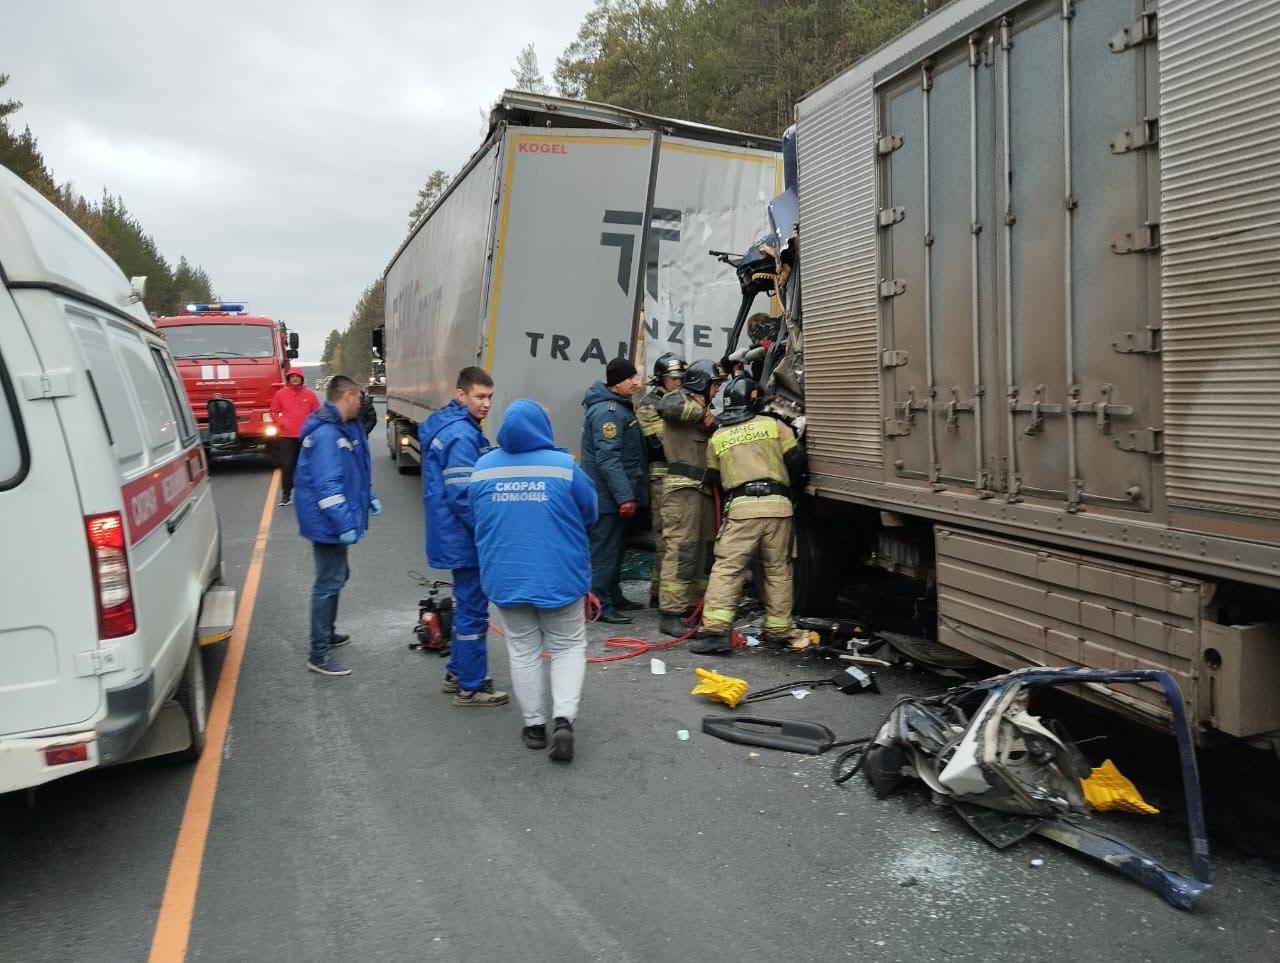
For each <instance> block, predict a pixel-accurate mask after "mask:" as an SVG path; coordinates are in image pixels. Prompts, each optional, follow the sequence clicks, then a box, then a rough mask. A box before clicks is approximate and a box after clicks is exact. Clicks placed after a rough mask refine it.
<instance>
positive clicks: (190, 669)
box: [172, 639, 209, 762]
mask: <svg viewBox="0 0 1280 963" xmlns="http://www.w3.org/2000/svg"><path fill="white" fill-rule="evenodd" d="M177 700H178V705H180V706H182V711H183V712H185V713H186V714H187V725H188V726H189V727H190V729H191V745H189V746H188V747H187V748H186V749H183V750H181V751H179V752H175V753H174V754H173V757H172V758H173V759H174V760H176V761H180V762H195V761H196V760H197V759H199V758H200V755H201V754H202V753H203V752H204V744H205V739H206V737H207V734H208V733H207V729H208V726H209V690H208V688H207V687H206V685H205V677H204V652H203V651H202V650H201V648H200V643H199V642H197V641H195V640H194V639H193V640H192V642H191V652H190V654H189V655H188V656H187V667H186V669H185V670H184V671H183V673H182V681H181V682H179V683H178V692H177Z"/></svg>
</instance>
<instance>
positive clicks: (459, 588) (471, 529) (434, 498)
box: [418, 367, 507, 706]
mask: <svg viewBox="0 0 1280 963" xmlns="http://www.w3.org/2000/svg"><path fill="white" fill-rule="evenodd" d="M492 404H493V379H492V378H490V377H489V375H488V373H487V372H486V371H485V370H484V369H483V368H476V367H469V368H463V369H462V370H461V371H459V372H458V382H457V388H456V391H455V396H454V399H453V400H452V401H450V402H449V403H448V404H447V405H445V406H444V407H443V408H441V409H440V410H438V411H436V412H434V413H433V414H432V415H431V417H429V418H428V419H427V420H426V421H424V422H423V423H422V424H421V426H419V428H418V444H419V446H420V450H421V452H422V498H423V502H424V503H425V508H426V519H427V564H429V565H430V566H431V567H432V568H441V569H449V570H450V571H452V573H453V578H452V580H453V602H454V609H453V637H452V638H451V639H450V640H449V661H448V662H447V663H446V665H445V670H444V683H443V684H442V685H441V686H440V691H441V692H444V693H445V694H446V695H448V694H452V695H453V704H454V705H455V706H500V705H505V704H506V702H507V694H506V693H505V692H498V691H496V690H495V689H494V688H493V682H492V681H491V680H490V679H489V677H488V672H489V658H488V649H487V646H486V637H487V635H488V632H489V599H488V598H487V597H486V596H485V593H484V588H483V587H482V586H481V584H480V567H479V566H480V563H479V561H478V560H477V556H476V543H475V520H474V517H473V516H472V513H471V502H470V500H469V498H468V497H467V486H468V485H470V484H471V471H472V469H473V468H474V467H475V463H476V459H478V458H479V457H480V456H481V455H482V454H484V453H485V452H486V451H488V450H489V441H488V439H486V438H485V436H484V433H483V432H482V431H481V430H480V423H481V422H483V421H484V419H485V418H486V417H487V416H488V414H489V408H490V407H491V406H492Z"/></svg>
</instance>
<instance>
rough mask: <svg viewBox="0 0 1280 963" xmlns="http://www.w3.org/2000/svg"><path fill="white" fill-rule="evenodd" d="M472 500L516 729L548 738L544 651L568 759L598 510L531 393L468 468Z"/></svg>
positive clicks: (561, 751)
mask: <svg viewBox="0 0 1280 963" xmlns="http://www.w3.org/2000/svg"><path fill="white" fill-rule="evenodd" d="M471 509H472V512H473V513H474V517H475V520H476V549H477V551H478V553H479V556H480V577H481V579H483V581H484V590H485V594H486V595H488V597H489V598H490V599H491V600H492V601H493V604H494V605H495V606H496V607H497V610H498V618H499V619H500V620H501V622H502V627H503V631H504V633H505V635H506V639H507V656H508V659H509V661H510V664H511V687H512V688H513V689H514V690H515V693H516V701H517V702H519V703H520V712H521V714H522V715H523V716H524V727H523V728H522V729H521V730H520V738H521V739H522V740H523V741H524V744H525V745H526V746H528V747H529V748H530V749H541V748H543V747H544V746H546V745H547V713H546V701H545V696H544V695H543V689H544V686H543V672H542V662H543V656H544V655H546V656H547V657H548V658H549V659H550V665H551V719H552V721H553V723H554V728H553V731H552V733H551V758H552V759H553V760H554V761H556V762H569V761H570V760H571V759H573V724H574V721H575V720H576V719H577V716H578V701H579V699H580V697H581V695H582V680H583V676H584V675H585V673H586V667H587V635H586V631H587V630H586V621H585V617H584V616H585V612H584V608H585V606H584V601H585V598H586V594H587V589H588V587H589V586H590V584H591V559H590V555H589V553H588V549H587V528H588V527H589V526H590V525H591V524H592V523H593V522H594V521H595V520H596V489H595V485H594V484H593V483H592V481H591V479H590V478H588V477H587V475H586V473H585V472H584V471H583V470H582V469H581V468H579V467H578V466H577V464H575V463H574V460H573V456H572V455H570V454H569V453H568V452H567V451H565V450H564V449H563V448H556V447H555V439H554V438H553V437H552V432H551V419H549V418H548V417H547V413H546V411H544V410H543V408H542V406H541V405H539V404H538V403H537V402H534V401H530V400H528V399H527V398H521V399H519V400H518V401H514V402H512V404H511V407H509V408H508V409H507V413H506V416H505V417H504V418H503V419H502V428H501V429H500V430H499V431H498V448H495V449H494V450H493V451H491V452H489V453H488V454H486V455H483V456H481V458H480V460H479V461H478V462H476V466H475V471H474V472H473V473H472V475H471Z"/></svg>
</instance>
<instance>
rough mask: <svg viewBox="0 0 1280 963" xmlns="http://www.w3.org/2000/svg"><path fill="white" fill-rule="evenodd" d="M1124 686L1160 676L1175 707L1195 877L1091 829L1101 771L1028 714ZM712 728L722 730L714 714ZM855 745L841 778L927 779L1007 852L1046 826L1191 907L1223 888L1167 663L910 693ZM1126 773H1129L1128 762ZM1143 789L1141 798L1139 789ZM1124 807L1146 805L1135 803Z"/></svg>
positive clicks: (881, 791)
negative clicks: (1052, 695)
mask: <svg viewBox="0 0 1280 963" xmlns="http://www.w3.org/2000/svg"><path fill="white" fill-rule="evenodd" d="M1117 683H1139V684H1141V683H1148V684H1149V683H1155V684H1157V685H1159V686H1160V688H1161V690H1162V691H1163V693H1164V696H1165V699H1166V701H1167V702H1168V704H1169V709H1170V713H1171V716H1172V723H1173V730H1174V734H1175V736H1176V738H1177V745H1178V755H1179V761H1180V763H1181V768H1182V781H1183V792H1184V796H1185V802H1186V819H1187V823H1188V827H1189V836H1190V849H1191V862H1192V866H1193V872H1194V877H1189V876H1183V875H1181V874H1179V873H1177V872H1175V871H1173V870H1171V869H1167V868H1166V867H1164V866H1161V865H1160V864H1158V863H1157V862H1155V860H1153V859H1151V858H1150V857H1148V856H1146V855H1144V854H1143V853H1141V852H1139V851H1138V850H1136V849H1134V848H1133V847H1132V846H1130V845H1129V844H1127V843H1125V842H1123V841H1121V840H1118V839H1115V838H1114V837H1111V836H1109V835H1104V834H1103V833H1100V832H1098V831H1096V830H1093V829H1091V828H1089V827H1088V826H1087V825H1086V820H1087V819H1088V816H1089V812H1090V804H1089V801H1088V800H1087V799H1086V795H1085V789H1084V788H1083V786H1084V783H1085V780H1086V779H1087V778H1090V777H1092V775H1093V773H1094V770H1093V769H1092V768H1091V767H1090V765H1089V763H1088V762H1087V760H1085V758H1084V756H1083V754H1082V753H1081V752H1080V750H1079V748H1078V747H1077V746H1076V744H1075V743H1074V742H1073V741H1072V740H1071V739H1070V737H1069V736H1068V735H1067V734H1066V732H1065V731H1064V730H1063V729H1062V728H1061V727H1060V726H1059V725H1057V724H1056V723H1054V722H1052V721H1049V722H1045V721H1042V720H1041V719H1040V718H1039V717H1037V716H1034V715H1032V714H1031V713H1030V712H1029V711H1028V703H1029V699H1030V696H1031V693H1032V692H1033V691H1035V690H1036V688H1037V687H1041V686H1061V685H1082V684H1093V685H1111V684H1117ZM703 729H704V731H710V730H707V723H706V720H704V721H703ZM712 734H713V735H719V733H712ZM721 738H729V736H726V735H721ZM850 744H851V745H853V748H851V749H849V750H847V751H845V752H844V753H842V754H841V755H840V756H839V757H838V758H837V759H836V762H835V765H834V766H833V767H832V779H833V781H835V782H836V783H837V784H841V783H844V782H845V781H847V780H848V779H850V778H851V777H852V776H853V775H854V774H855V773H857V772H858V771H862V772H863V773H864V774H865V776H866V777H867V781H868V782H869V783H870V784H871V787H872V789H873V790H874V791H875V793H876V795H878V796H879V797H880V798H884V797H885V796H888V795H890V794H892V793H894V792H897V791H898V790H899V789H901V788H902V786H903V784H904V783H905V781H906V780H907V779H908V778H915V779H918V780H920V781H921V782H923V783H924V784H925V785H926V786H927V787H928V788H929V789H930V790H931V791H932V793H933V796H934V798H935V800H938V801H940V802H942V803H944V804H948V805H950V806H951V807H952V809H953V810H954V811H955V812H956V814H957V815H959V816H960V818H961V819H963V820H964V821H965V822H966V823H967V824H968V825H969V827H970V828H971V829H973V831H974V832H976V833H977V834H978V835H980V836H982V838H983V839H985V840H987V842H989V843H991V844H992V845H993V846H995V847H997V848H998V849H1003V848H1005V847H1006V846H1011V845H1013V844H1014V843H1017V842H1019V841H1021V840H1023V839H1025V838H1026V837H1027V836H1030V835H1032V834H1033V833H1034V834H1037V835H1040V836H1043V837H1045V838H1047V839H1051V840H1053V841H1055V842H1058V843H1060V844H1062V845H1064V846H1067V847H1068V848H1070V849H1074V850H1075V851H1076V852H1079V853H1082V854H1084V855H1086V856H1091V857H1093V858H1094V859H1097V860H1099V861H1100V862H1103V863H1105V864H1106V865H1108V866H1110V867H1112V868H1113V869H1115V870H1117V871H1119V872H1120V873H1123V874H1124V875H1126V876H1128V877H1130V878H1131V879H1133V880H1135V881H1136V882H1138V883H1141V884H1142V885H1144V886H1146V887H1148V888H1150V889H1152V890H1154V891H1155V892H1157V893H1159V894H1160V895H1161V896H1162V897H1164V899H1165V900H1166V901H1167V902H1169V903H1170V904H1171V905H1173V906H1176V907H1178V908H1179V909H1192V908H1194V907H1195V905H1196V903H1197V902H1198V901H1199V899H1200V897H1201V896H1202V895H1203V894H1204V893H1205V892H1206V891H1207V890H1208V889H1209V888H1210V886H1211V885H1212V883H1211V880H1212V867H1211V864H1210V860H1209V840H1208V835H1207V833H1206V830H1205V818H1204V807H1203V804H1202V801H1201V797H1200V781H1199V775H1198V773H1197V769H1196V758H1195V750H1194V745H1193V741H1192V733H1191V728H1190V725H1189V724H1188V721H1187V715H1186V707H1185V703H1184V702H1183V698H1182V693H1181V692H1180V691H1179V689H1178V684H1177V682H1176V681H1174V678H1173V676H1172V675H1170V674H1169V673H1168V672H1165V671H1163V670H1158V669H1122V670H1107V669H1087V668H1072V669H1046V668H1027V669H1019V670H1017V671H1014V672H1010V673H1008V674H1006V675H1000V676H995V677H993V678H990V679H986V680H984V681H981V682H972V683H965V684H963V685H959V686H956V687H954V688H952V689H949V690H947V691H946V692H944V693H941V694H940V695H935V696H928V697H924V698H911V697H907V698H902V699H899V700H898V701H897V702H896V703H894V706H893V708H892V709H891V710H890V712H889V714H888V716H886V718H885V719H884V721H883V722H882V723H881V725H880V727H879V728H878V729H877V731H876V732H875V734H874V735H872V736H870V737H869V738H866V739H860V740H853V741H852V742H851V743H850ZM799 751H803V750H799ZM1104 768H1105V767H1099V769H1104ZM1111 768H1112V769H1114V766H1113V767H1111ZM1115 776H1118V777H1119V778H1120V779H1122V780H1123V779H1124V777H1123V776H1120V774H1119V771H1118V770H1116V771H1115ZM1124 782H1125V783H1128V780H1124ZM1116 785H1117V783H1116V782H1115V780H1114V779H1109V780H1108V781H1107V786H1106V788H1107V789H1108V790H1109V791H1111V792H1117V790H1116V788H1115V787H1116ZM1128 785H1129V786H1130V787H1132V783H1128ZM1133 794H1134V796H1135V797H1137V798H1138V799H1139V800H1140V799H1141V797H1140V796H1137V790H1136V789H1134V790H1133ZM1124 805H1126V806H1134V807H1135V808H1134V809H1132V810H1129V811H1140V810H1137V809H1136V804H1135V803H1133V801H1132V800H1128V801H1127V802H1126V803H1125V804H1124ZM1144 805H1145V803H1144ZM1148 808H1150V807H1148ZM1041 862H1043V861H1041ZM1032 865H1038V864H1037V863H1035V862H1033V863H1032Z"/></svg>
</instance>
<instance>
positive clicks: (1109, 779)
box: [1080, 759, 1160, 816]
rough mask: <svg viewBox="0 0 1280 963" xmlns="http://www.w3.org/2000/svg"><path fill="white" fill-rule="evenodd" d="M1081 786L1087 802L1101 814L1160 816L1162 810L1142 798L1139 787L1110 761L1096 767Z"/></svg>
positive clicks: (1107, 760)
mask: <svg viewBox="0 0 1280 963" xmlns="http://www.w3.org/2000/svg"><path fill="white" fill-rule="evenodd" d="M1080 786H1081V788H1082V789H1083V790H1084V798H1085V800H1086V801H1088V803H1089V805H1090V806H1091V807H1092V808H1094V809H1096V810H1097V811H1098V812H1100V813H1106V812H1121V813H1133V814H1135V815H1138V816H1158V815H1159V814H1160V810H1158V809H1156V807H1155V806H1152V805H1151V804H1150V803H1148V802H1147V801H1146V800H1145V799H1143V798H1142V793H1140V792H1138V787H1137V786H1135V785H1134V784H1133V783H1132V782H1130V781H1129V780H1128V778H1126V777H1125V775H1124V774H1123V773H1121V772H1120V770H1119V769H1117V768H1116V764H1115V763H1114V762H1112V761H1111V760H1110V759H1106V760H1104V761H1103V763H1102V765H1101V766H1098V767H1096V768H1095V769H1094V770H1093V773H1092V774H1091V775H1090V776H1089V778H1088V779H1085V780H1084V781H1083V782H1082V783H1081V784H1080Z"/></svg>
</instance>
